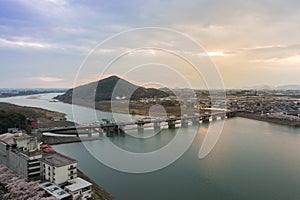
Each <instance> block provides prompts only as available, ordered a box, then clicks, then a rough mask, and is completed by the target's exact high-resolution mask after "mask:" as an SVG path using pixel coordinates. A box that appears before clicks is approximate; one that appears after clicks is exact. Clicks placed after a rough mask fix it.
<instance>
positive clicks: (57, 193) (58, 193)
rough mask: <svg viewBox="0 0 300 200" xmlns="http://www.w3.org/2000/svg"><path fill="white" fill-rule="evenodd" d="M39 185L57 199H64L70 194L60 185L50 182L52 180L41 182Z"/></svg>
mask: <svg viewBox="0 0 300 200" xmlns="http://www.w3.org/2000/svg"><path fill="white" fill-rule="evenodd" d="M39 187H40V188H42V189H43V190H45V191H46V192H47V193H48V194H50V195H52V196H54V197H55V198H57V199H64V198H66V197H69V196H70V194H69V193H67V192H66V191H64V190H63V189H61V188H60V187H59V186H57V185H55V184H54V183H50V182H44V183H40V184H39Z"/></svg>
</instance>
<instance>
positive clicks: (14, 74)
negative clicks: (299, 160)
mask: <svg viewBox="0 0 300 200" xmlns="http://www.w3.org/2000/svg"><path fill="white" fill-rule="evenodd" d="M299 10H300V1H297V0H287V1H282V0H272V1H271V0H253V1H244V0H240V1H239V0H218V1H216V0H215V1H214V0H186V1H182V0H171V1H158V0H149V1H142V0H132V1H121V0H119V1H117V0H112V1H104V0H103V1H85V0H44V1H41V0H0V59H1V63H0V87H2V88H3V87H72V86H73V83H74V81H75V78H76V77H77V78H78V77H80V79H81V80H80V81H78V82H80V83H85V82H89V81H92V80H95V79H97V78H99V77H101V76H103V75H105V74H117V75H120V76H125V77H127V78H129V79H130V80H132V81H133V82H137V83H143V84H149V82H155V83H156V82H159V79H158V78H157V77H158V76H161V79H164V80H168V81H167V82H164V83H161V84H162V85H168V83H169V86H172V87H180V86H182V85H180V84H179V83H178V81H177V82H176V78H172V77H176V75H172V74H171V72H170V71H172V72H174V71H176V73H177V74H178V73H179V74H185V75H184V77H185V80H186V79H189V77H190V79H191V80H187V82H193V81H198V80H197V79H196V78H195V77H192V76H189V74H190V75H191V74H194V73H193V72H192V71H191V70H187V68H188V66H185V65H186V63H185V64H184V63H181V61H180V59H179V60H176V59H174V58H173V57H172V56H170V52H168V48H170V49H171V50H172V51H173V50H174V51H177V53H178V52H183V54H188V53H189V54H190V55H193V59H199V60H201V59H203V58H204V57H205V59H208V58H209V57H208V56H210V59H211V60H212V63H214V66H215V67H216V70H217V71H218V73H219V75H220V78H221V79H222V80H223V82H224V85H225V87H227V88H239V87H245V86H254V85H261V84H268V85H275V86H276V85H285V84H300V79H299V76H300V12H299ZM143 27H160V28H161V30H160V29H159V28H158V29H157V31H153V29H147V28H146V29H144V30H143V31H141V30H142V29H138V30H139V31H132V29H136V28H143ZM167 30H170V31H167ZM124 31H125V36H124V34H123V36H122V34H121V36H120V37H119V36H118V34H119V33H121V32H124ZM127 31H129V33H128V32H127ZM176 32H178V33H180V34H177V33H176ZM176 34H177V35H176ZM116 35H117V36H118V37H116ZM119 35H120V34H119ZM179 35H180V36H179ZM182 35H184V36H185V39H183V38H184V37H181V36H182ZM187 38H189V39H192V40H194V42H196V43H198V44H199V46H200V47H201V48H202V49H201V48H200V49H198V50H197V49H196V48H193V47H192V45H189V44H188V43H189V41H185V40H188V39H187ZM108 41H109V42H108ZM145 47H155V48H156V49H155V48H153V49H151V48H146V49H143V48H145ZM138 48H141V49H142V50H139V51H136V49H138ZM159 48H162V49H167V50H166V51H162V50H161V49H159ZM120 49H121V50H123V51H120ZM133 50H134V51H133ZM91 52H92V53H91ZM124 52H127V54H126V55H125V56H121V57H122V58H121V59H118V60H119V61H118V63H117V64H115V65H114V67H111V69H110V70H106V68H105V66H107V63H109V62H110V61H111V60H112V59H114V58H116V57H120V55H121V54H122V53H124ZM128 52H129V53H128ZM175 53H176V52H175ZM91 54H92V56H90V57H88V55H91ZM133 57H135V58H134V59H133ZM166 60H168V61H166ZM84 61H86V62H84ZM205 62H206V64H208V63H209V61H207V60H206V61H205ZM83 63H85V69H82V68H80V66H82V64H83ZM86 63H87V64H86ZM149 63H150V64H149ZM151 63H152V64H151ZM202 64H203V63H202ZM126 65H131V67H132V68H130V67H128V66H127V67H126ZM150 65H151V67H149V66H150ZM176 65H178V66H176ZM203 65H205V63H204V64H203ZM208 65H211V66H210V67H212V64H211V63H209V64H208ZM137 66H139V67H137ZM141 66H144V67H141ZM145 66H147V67H145ZM172 67H173V68H174V69H172V70H170V69H171V68H172ZM112 68H113V69H112ZM200 71H201V70H200ZM212 71H213V70H212ZM103 72H105V73H103ZM78 73H79V75H78ZM176 73H175V74H176ZM212 73H215V71H213V72H212ZM125 74H126V75H125ZM167 75H168V76H167ZM202 76H203V79H214V78H213V77H210V75H208V74H206V73H205V72H204V74H202ZM192 79H193V80H192ZM75 82H76V81H75ZM179 82H181V81H179ZM199 82H203V80H199ZM204 82H205V81H204ZM177 83H178V84H177Z"/></svg>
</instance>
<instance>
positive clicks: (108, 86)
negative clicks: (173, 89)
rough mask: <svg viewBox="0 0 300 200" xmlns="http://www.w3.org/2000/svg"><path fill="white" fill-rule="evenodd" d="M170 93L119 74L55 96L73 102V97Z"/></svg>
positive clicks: (90, 99)
mask: <svg viewBox="0 0 300 200" xmlns="http://www.w3.org/2000/svg"><path fill="white" fill-rule="evenodd" d="M169 95H170V94H169V93H167V92H164V91H161V90H158V89H154V88H144V87H140V86H137V85H134V84H132V83H130V82H128V81H126V80H124V79H121V78H119V77H117V76H110V77H108V78H105V79H102V80H99V81H95V82H92V83H89V84H86V85H82V86H78V87H76V88H72V89H69V90H68V91H67V92H66V93H64V94H62V95H59V96H57V97H55V99H58V100H60V101H63V102H66V103H72V98H74V99H76V100H81V101H87V102H93V101H95V102H100V101H110V100H118V99H131V100H138V99H141V98H160V97H167V96H169Z"/></svg>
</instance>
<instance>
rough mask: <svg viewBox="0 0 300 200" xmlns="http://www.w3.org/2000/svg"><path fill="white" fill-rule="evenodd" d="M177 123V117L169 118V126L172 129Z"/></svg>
mask: <svg viewBox="0 0 300 200" xmlns="http://www.w3.org/2000/svg"><path fill="white" fill-rule="evenodd" d="M175 124H176V120H175V119H173V120H172V119H170V120H168V127H169V128H170V129H173V128H175Z"/></svg>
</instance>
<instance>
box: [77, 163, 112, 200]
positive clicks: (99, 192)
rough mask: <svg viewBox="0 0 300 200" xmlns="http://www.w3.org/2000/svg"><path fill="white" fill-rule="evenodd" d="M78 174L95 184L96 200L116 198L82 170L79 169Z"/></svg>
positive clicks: (94, 195)
mask: <svg viewBox="0 0 300 200" xmlns="http://www.w3.org/2000/svg"><path fill="white" fill-rule="evenodd" d="M77 176H78V177H80V178H83V179H84V180H87V181H89V182H91V183H92V184H93V186H92V187H93V191H94V194H93V197H94V199H95V200H115V197H113V196H112V195H111V194H109V193H108V192H107V191H106V190H105V189H103V188H102V187H101V186H100V185H98V184H97V183H96V182H95V181H93V180H92V179H90V178H89V177H88V176H86V175H85V174H84V173H83V172H82V171H80V170H79V169H77Z"/></svg>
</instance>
